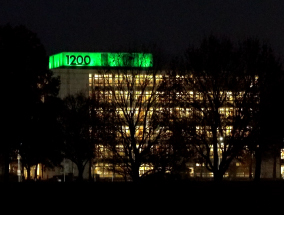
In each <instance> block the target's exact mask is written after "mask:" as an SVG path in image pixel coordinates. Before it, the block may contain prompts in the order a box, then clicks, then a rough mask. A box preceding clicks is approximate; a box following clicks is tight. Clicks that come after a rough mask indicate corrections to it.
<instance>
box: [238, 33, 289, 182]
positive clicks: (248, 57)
mask: <svg viewBox="0 0 300 233" xmlns="http://www.w3.org/2000/svg"><path fill="white" fill-rule="evenodd" d="M239 53H240V59H241V61H242V63H241V65H240V70H241V72H244V73H245V74H246V75H252V76H253V75H257V76H258V77H259V78H258V80H257V89H258V92H259V97H260V100H259V105H258V106H257V107H256V108H255V109H254V111H253V116H254V119H253V121H252V127H253V130H252V132H251V134H250V136H249V140H248V141H249V142H248V145H249V149H250V150H251V151H252V152H254V155H255V161H256V162H255V164H256V165H255V180H257V181H258V180H259V179H260V174H261V161H262V157H263V156H266V155H267V154H268V153H267V152H268V151H269V150H270V148H273V149H274V147H276V149H275V151H276V150H277V153H276V152H275V153H274V152H273V153H272V154H273V155H274V161H276V157H277V158H278V157H279V155H280V149H281V148H283V138H284V135H283V113H284V109H283V101H284V97H283V93H284V92H283V87H284V81H283V69H282V65H281V63H280V61H279V60H277V59H276V58H275V56H274V54H273V51H272V49H271V48H270V46H269V45H268V44H266V43H261V42H260V41H258V40H257V39H247V40H245V41H243V42H241V43H240V49H239ZM274 165H275V166H274V170H275V172H274V173H276V164H274Z"/></svg>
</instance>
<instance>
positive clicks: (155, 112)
mask: <svg viewBox="0 0 300 233" xmlns="http://www.w3.org/2000/svg"><path fill="white" fill-rule="evenodd" d="M110 72H112V75H111V76H109V75H106V74H105V73H99V80H100V82H103V85H101V86H100V85H99V84H96V85H99V87H96V88H98V89H96V88H95V89H94V90H95V92H94V95H96V96H98V97H96V98H98V99H99V110H98V116H99V117H100V118H101V119H102V120H101V121H102V122H104V124H103V128H101V129H99V132H100V133H102V136H100V137H99V138H101V141H100V147H102V146H103V147H104V149H105V150H103V149H102V150H99V153H100V155H101V156H102V159H103V161H105V160H106V161H110V162H111V163H112V164H114V167H113V172H114V173H118V174H121V175H123V176H124V178H126V177H127V176H129V177H131V179H132V180H133V181H134V182H136V181H138V180H139V178H140V176H139V168H140V166H141V165H142V164H148V165H149V166H150V167H152V168H153V169H154V167H153V163H151V156H152V155H153V154H154V153H158V151H159V150H165V148H164V147H163V143H161V142H162V141H163V140H165V138H166V137H167V133H166V131H167V130H166V126H165V125H166V124H165V120H166V119H165V118H164V114H163V112H164V111H165V109H163V108H162V106H160V105H159V100H158V87H159V83H160V82H161V80H162V77H161V76H159V77H158V76H156V74H157V73H156V72H155V71H153V69H150V70H141V69H133V68H127V69H124V70H113V71H110ZM94 85H95V84H94ZM152 162H153V160H152ZM153 169H151V170H153Z"/></svg>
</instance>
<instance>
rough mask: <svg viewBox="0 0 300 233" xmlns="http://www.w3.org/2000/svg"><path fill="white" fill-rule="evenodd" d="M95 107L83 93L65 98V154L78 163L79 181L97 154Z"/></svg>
mask: <svg viewBox="0 0 300 233" xmlns="http://www.w3.org/2000/svg"><path fill="white" fill-rule="evenodd" d="M93 107H94V105H93V104H92V100H90V99H89V98H86V97H85V96H84V94H82V93H79V94H77V95H75V96H67V97H65V98H64V109H63V111H62V114H61V119H60V121H61V125H62V129H63V135H64V138H63V139H64V148H63V154H64V157H65V158H68V159H70V160H71V161H72V162H74V163H75V164H76V165H77V168H78V180H79V181H81V180H82V179H83V171H84V168H85V166H86V164H87V163H88V162H89V161H90V160H91V159H92V158H94V155H95V142H96V139H95V137H94V135H93V134H92V128H93V125H94V124H96V123H95V120H96V118H93V117H92V116H93Z"/></svg>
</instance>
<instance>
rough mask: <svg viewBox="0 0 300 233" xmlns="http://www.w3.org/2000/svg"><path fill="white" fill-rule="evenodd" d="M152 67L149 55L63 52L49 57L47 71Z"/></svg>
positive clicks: (150, 55) (151, 58)
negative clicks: (56, 69)
mask: <svg viewBox="0 0 300 233" xmlns="http://www.w3.org/2000/svg"><path fill="white" fill-rule="evenodd" d="M152 66H153V57H152V54H151V53H87V52H63V53H59V54H55V55H52V56H50V57H49V69H55V68H71V69H72V68H75V67H76V68H84V67H91V68H92V67H93V68H96V67H134V68H137V67H141V68H149V67H152Z"/></svg>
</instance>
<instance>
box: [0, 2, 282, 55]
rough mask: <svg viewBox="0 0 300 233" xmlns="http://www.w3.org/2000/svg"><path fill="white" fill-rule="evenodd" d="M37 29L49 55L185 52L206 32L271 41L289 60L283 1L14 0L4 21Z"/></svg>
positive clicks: (2, 6)
mask: <svg viewBox="0 0 300 233" xmlns="http://www.w3.org/2000/svg"><path fill="white" fill-rule="evenodd" d="M6 23H10V24H11V25H12V26H16V25H19V24H23V25H25V26H27V27H28V28H29V29H30V30H31V31H33V32H35V33H37V35H38V37H39V38H40V39H41V42H42V43H43V44H44V46H45V48H46V50H47V53H48V55H51V54H55V53H59V52H62V51H116V50H119V51H121V50H126V49H128V48H132V47H137V46H138V45H141V44H145V45H153V44H156V45H157V46H158V47H160V48H162V49H163V50H164V51H165V53H167V54H174V55H178V54H182V52H183V51H184V50H185V49H186V48H187V47H188V46H189V45H191V44H195V45H197V43H198V42H199V40H200V39H201V38H202V37H203V36H205V35H210V34H214V35H221V36H227V37H229V38H231V39H232V40H233V41H237V40H239V39H244V38H246V37H256V38H259V39H260V40H261V41H264V40H266V41H268V42H269V43H270V45H271V46H272V48H273V49H274V51H275V53H276V55H277V56H279V57H281V58H283V54H284V53H283V35H284V2H283V0H247V1H245V0H201V1H200V0H185V1H176V0H173V1H165V0H123V1H122V0H101V1H100V0H68V1H62V0H51V1H43V0H31V1H20V0H9V1H4V2H3V1H1V3H0V24H1V25H3V24H6Z"/></svg>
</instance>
